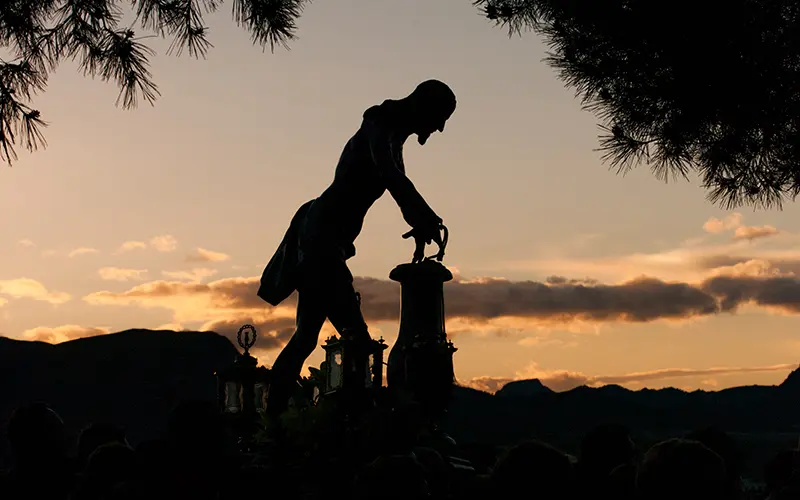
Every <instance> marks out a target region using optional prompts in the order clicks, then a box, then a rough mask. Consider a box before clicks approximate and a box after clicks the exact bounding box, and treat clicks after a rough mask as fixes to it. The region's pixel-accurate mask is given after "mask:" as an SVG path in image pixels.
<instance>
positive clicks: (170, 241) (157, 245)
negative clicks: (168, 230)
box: [150, 234, 178, 252]
mask: <svg viewBox="0 0 800 500" xmlns="http://www.w3.org/2000/svg"><path fill="white" fill-rule="evenodd" d="M150 246H151V247H152V248H154V249H156V250H158V251H159V252H172V251H174V250H175V249H176V248H178V240H177V239H175V237H174V236H172V235H171V234H165V235H162V236H155V237H153V238H151V239H150Z"/></svg>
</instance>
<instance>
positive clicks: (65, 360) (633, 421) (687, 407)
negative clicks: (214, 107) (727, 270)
mask: <svg viewBox="0 0 800 500" xmlns="http://www.w3.org/2000/svg"><path fill="white" fill-rule="evenodd" d="M236 354H237V350H236V348H235V347H234V346H233V344H232V343H231V342H230V341H229V340H228V339H226V338H224V337H222V336H220V335H218V334H216V333H212V332H172V331H151V330H127V331H124V332H120V333H115V334H110V335H103V336H98V337H91V338H84V339H79V340H73V341H70V342H65V343H62V344H57V345H50V344H45V343H42V342H26V341H18V340H11V339H7V338H2V337H0V427H2V428H4V426H5V422H6V421H7V419H8V416H9V415H10V413H11V411H13V409H14V408H16V407H17V406H19V405H20V404H22V403H24V402H29V401H37V400H38V401H46V402H48V403H50V404H51V405H52V406H53V408H54V409H55V410H56V411H58V412H59V414H60V415H61V416H62V418H64V420H65V422H66V423H67V425H68V426H69V428H70V429H71V430H72V431H75V432H77V431H78V430H79V429H80V428H81V427H83V426H84V425H85V424H87V423H88V422H90V421H97V420H108V421H113V422H116V423H119V424H121V425H124V426H125V427H126V428H127V429H128V433H129V436H130V438H131V441H132V442H136V441H139V440H140V439H142V438H144V437H148V436H154V435H156V434H157V433H158V432H159V431H161V430H162V429H163V427H164V425H165V424H166V420H167V415H168V414H169V411H170V410H171V409H172V408H173V407H174V405H175V404H176V403H177V402H178V401H180V400H182V399H186V398H193V399H204V400H209V401H213V400H214V398H215V391H216V384H215V378H214V372H215V371H217V370H219V369H221V368H223V367H225V366H228V365H229V364H230V363H231V362H232V361H233V359H234V357H235V356H236ZM603 422H618V423H622V424H625V425H628V426H629V427H630V428H631V429H633V430H634V432H635V433H638V435H640V436H644V437H645V438H646V439H658V438H659V436H666V435H676V434H680V433H683V432H687V431H689V430H692V429H696V428H698V427H702V426H707V425H716V426H718V427H720V428H722V429H723V430H726V431H730V432H734V433H737V434H738V435H756V434H759V435H762V434H765V433H770V435H773V436H775V435H778V436H779V438H780V440H782V441H780V443H779V444H780V446H784V445H785V443H788V442H791V444H792V445H793V444H796V443H797V433H798V431H800V370H795V371H794V372H792V373H791V374H790V375H789V376H788V377H787V379H786V380H785V381H784V382H783V383H782V384H781V385H779V386H748V387H736V388H732V389H726V390H722V391H718V392H705V391H694V392H685V391H682V390H678V389H659V390H652V389H643V390H640V391H631V390H628V389H625V388H624V387H620V386H617V385H609V386H604V387H599V388H591V387H586V386H581V387H577V388H575V389H572V390H570V391H567V392H560V393H557V392H553V391H551V390H550V389H548V388H547V387H545V386H544V385H542V384H541V382H540V381H538V380H535V379H534V380H521V381H517V382H512V383H509V384H508V385H506V386H505V387H503V388H502V389H501V390H500V391H498V392H497V394H496V395H492V394H488V393H486V392H481V391H478V390H474V389H470V388H466V387H457V388H456V390H455V393H454V398H453V401H452V404H451V406H450V410H449V412H448V416H447V418H446V419H445V422H443V424H444V425H443V426H444V428H445V430H446V431H447V432H449V433H450V434H451V435H452V436H453V437H454V438H455V439H456V440H457V441H459V442H462V443H467V442H472V443H486V444H513V443H517V442H519V441H520V440H523V439H526V438H531V437H539V438H542V439H545V440H547V441H549V442H552V443H553V444H556V445H557V446H560V447H562V448H564V449H567V450H571V451H574V449H575V448H576V446H577V443H578V442H579V439H580V437H581V435H583V434H584V433H585V432H586V431H587V430H589V429H590V428H592V427H594V426H595V425H597V424H599V423H603ZM781 433H783V434H781ZM776 439H777V438H776ZM770 446H772V445H770ZM775 446H777V444H775ZM7 458H8V455H7V448H6V445H5V442H4V440H0V467H3V466H4V465H7Z"/></svg>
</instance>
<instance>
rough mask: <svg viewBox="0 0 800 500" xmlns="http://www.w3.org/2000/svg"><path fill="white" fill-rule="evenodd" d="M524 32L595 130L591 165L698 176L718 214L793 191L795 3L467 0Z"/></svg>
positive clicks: (798, 45)
mask: <svg viewBox="0 0 800 500" xmlns="http://www.w3.org/2000/svg"><path fill="white" fill-rule="evenodd" d="M474 4H475V5H476V6H478V7H479V8H480V9H481V11H482V12H483V14H484V15H486V16H487V17H488V18H489V19H490V20H492V21H494V22H495V23H496V24H498V25H502V26H505V27H506V28H508V30H509V34H519V33H520V32H521V31H523V30H527V29H531V30H533V31H535V32H536V33H537V34H539V35H541V36H542V37H543V38H544V41H545V43H546V44H547V46H548V49H549V53H548V57H547V59H546V62H547V64H548V65H550V66H551V67H553V68H554V69H555V70H556V71H557V72H558V76H559V78H560V79H562V80H563V81H564V83H565V84H566V86H567V87H570V88H572V89H574V90H575V93H576V96H577V97H578V98H580V100H581V103H582V105H583V107H584V109H586V110H588V111H590V112H592V113H594V114H595V115H596V116H597V118H598V121H599V125H600V127H601V128H602V129H603V130H604V131H605V132H604V133H603V134H602V135H601V136H600V148H599V150H600V151H601V153H602V158H603V161H606V162H609V163H610V164H611V167H612V168H616V169H617V171H618V172H620V173H625V172H627V171H628V170H630V169H631V168H633V167H634V166H636V165H639V164H647V165H649V166H650V168H651V170H652V171H653V174H654V175H655V176H656V177H658V178H659V179H662V180H665V181H666V180H669V179H673V178H677V177H683V178H686V177H687V176H688V173H689V171H691V170H694V171H696V172H698V173H699V174H700V176H701V178H702V179H703V185H704V187H705V188H706V189H707V190H708V196H709V199H710V200H711V201H712V202H714V203H718V204H720V205H723V206H725V207H727V208H733V207H738V206H741V205H744V204H747V205H752V206H754V207H758V208H770V207H780V206H781V203H782V202H783V201H784V200H786V199H794V198H795V197H796V196H797V195H798V194H800V141H799V140H798V139H797V137H799V136H800V91H799V90H798V87H797V81H799V80H800V42H798V40H800V3H798V2H797V1H795V0H776V1H774V2H764V1H763V0H710V1H707V2H699V3H698V2H694V1H691V2H690V1H689V0H604V1H594V2H588V1H587V2H564V1H562V0H475V1H474Z"/></svg>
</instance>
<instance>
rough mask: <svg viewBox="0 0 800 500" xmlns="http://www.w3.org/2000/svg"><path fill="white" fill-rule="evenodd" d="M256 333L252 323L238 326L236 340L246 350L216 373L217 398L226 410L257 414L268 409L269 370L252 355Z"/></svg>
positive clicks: (250, 415)
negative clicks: (251, 350)
mask: <svg viewBox="0 0 800 500" xmlns="http://www.w3.org/2000/svg"><path fill="white" fill-rule="evenodd" d="M256 337H257V333H256V329H255V327H254V326H253V325H244V326H242V327H241V328H239V331H238V333H237V334H236V340H237V342H238V344H239V346H240V347H241V348H242V349H243V350H244V352H243V353H242V354H240V355H238V356H237V357H236V359H235V360H234V362H233V365H232V366H230V367H228V368H227V369H225V370H222V371H220V372H218V373H217V374H216V375H217V399H218V404H219V407H220V411H221V412H222V413H223V414H228V415H241V416H242V417H254V416H255V414H256V413H258V412H263V411H265V410H266V404H267V403H266V402H267V394H268V392H269V380H270V378H269V375H270V372H269V370H268V369H267V368H265V367H263V366H262V367H258V366H257V365H258V361H257V360H256V358H254V357H253V356H251V355H250V349H251V348H252V347H253V346H254V345H255V343H256Z"/></svg>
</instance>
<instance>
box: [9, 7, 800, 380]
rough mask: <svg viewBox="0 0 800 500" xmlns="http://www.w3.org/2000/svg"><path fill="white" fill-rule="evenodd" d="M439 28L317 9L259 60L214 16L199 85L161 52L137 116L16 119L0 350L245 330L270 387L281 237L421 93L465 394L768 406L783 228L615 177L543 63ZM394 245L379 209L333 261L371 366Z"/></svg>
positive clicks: (786, 307) (385, 329)
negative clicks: (269, 275) (274, 272)
mask: <svg viewBox="0 0 800 500" xmlns="http://www.w3.org/2000/svg"><path fill="white" fill-rule="evenodd" d="M445 4H446V2H426V1H424V0H403V1H402V2H401V1H398V0H395V1H389V0H383V1H380V2H355V1H352V0H351V1H344V0H343V1H342V2H339V3H337V4H336V6H332V5H327V4H324V3H315V4H312V5H310V7H309V8H308V10H307V12H306V14H305V15H304V17H303V18H302V19H301V21H300V23H299V35H300V39H299V40H298V41H296V42H294V43H293V44H292V50H291V51H288V52H287V51H278V52H276V53H275V54H269V53H266V54H264V53H262V52H261V50H260V49H257V48H254V47H252V46H251V45H250V43H249V40H248V35H247V34H246V33H245V32H243V31H240V30H239V29H238V28H236V27H235V25H234V24H233V23H232V22H230V21H229V19H228V17H227V12H221V13H219V14H218V15H216V16H215V17H213V18H211V19H209V23H210V25H211V38H212V41H213V43H214V45H215V48H214V49H212V50H211V52H210V53H209V57H208V59H207V60H206V61H195V60H192V59H189V58H186V57H184V58H174V57H168V56H166V55H163V53H164V52H165V50H164V49H165V48H166V46H167V44H166V43H162V44H156V45H155V46H154V48H156V49H157V50H158V52H159V56H158V57H157V58H156V59H155V60H154V61H153V73H154V74H155V77H156V79H157V82H158V83H159V85H160V90H161V93H162V97H161V99H160V100H159V101H158V102H157V104H156V106H155V107H154V108H149V107H147V108H141V109H138V110H136V111H133V112H125V111H121V110H119V109H117V108H115V107H114V105H113V103H114V100H115V98H116V90H115V89H114V88H113V87H112V86H108V85H105V84H102V83H101V82H96V81H92V80H87V79H84V78H82V77H80V76H79V75H77V74H76V72H75V71H74V70H75V68H74V66H71V65H69V64H67V65H65V66H63V67H62V68H60V70H59V72H58V73H57V74H55V75H54V76H53V78H52V79H51V82H50V87H49V89H48V91H47V93H45V94H43V95H41V96H39V97H38V98H37V100H36V102H35V104H36V106H38V107H39V109H40V110H41V111H42V112H43V114H44V117H45V119H46V120H48V121H49V122H50V123H51V126H50V127H49V129H48V130H47V139H48V142H49V144H50V146H49V147H48V149H47V150H45V151H42V152H38V153H36V154H33V155H28V154H22V155H20V160H19V161H18V162H17V163H15V165H14V167H13V168H10V169H9V168H3V169H2V170H0V176H2V178H1V179H0V211H1V213H2V214H3V216H2V217H0V252H2V253H0V255H3V257H4V258H3V259H2V261H0V333H2V334H4V335H7V336H10V337H13V338H31V339H41V340H45V341H52V342H58V341H63V340H65V339H69V338H74V337H77V336H85V335H97V334H103V333H106V332H109V331H118V330H122V329H126V328H132V327H143V328H156V327H164V328H186V329H210V328H213V329H215V330H217V331H220V332H222V333H230V332H231V331H235V329H236V328H237V327H238V326H239V325H241V324H242V323H244V322H253V323H254V324H256V325H257V326H258V327H259V330H260V333H261V334H262V336H263V337H264V338H263V339H262V340H261V341H260V342H259V345H258V347H259V348H260V350H259V351H258V353H259V356H260V358H261V359H262V361H263V362H265V363H266V364H269V363H270V362H271V360H272V359H273V358H274V355H275V354H276V351H275V350H274V348H275V347H277V346H279V345H280V343H281V342H282V341H283V340H284V339H285V337H286V335H287V334H289V333H290V332H291V325H292V315H293V310H292V307H291V304H290V303H287V304H286V306H285V307H281V308H278V309H275V310H272V309H270V308H268V307H266V304H264V303H260V302H259V301H258V299H256V298H255V296H254V290H255V289H254V285H255V280H256V279H257V277H258V276H259V275H260V272H261V270H262V269H263V266H264V265H265V264H266V262H267V260H268V259H269V257H270V256H271V254H272V252H273V251H274V249H275V246H276V245H277V243H278V242H279V240H280V238H281V236H282V235H283V231H284V230H285V228H286V225H287V224H288V221H289V218H290V217H291V215H292V214H293V213H294V211H295V210H296V208H297V207H298V206H299V205H300V204H301V203H303V202H304V201H306V200H308V199H310V198H313V197H315V196H316V195H317V194H318V193H319V192H320V191H321V190H322V189H324V187H325V186H326V185H327V184H328V183H329V182H330V179H331V178H332V175H333V168H334V166H335V163H336V160H337V158H338V156H339V153H340V151H341V148H342V146H343V145H344V143H345V142H346V141H347V139H348V138H349V137H350V135H352V133H353V132H354V131H355V130H356V128H357V127H358V124H359V121H360V117H361V113H362V112H363V111H364V109H366V108H367V107H369V106H371V105H373V104H376V103H379V102H381V101H382V100H383V99H385V98H397V97H402V96H403V95H405V94H407V93H408V92H409V91H410V90H411V89H412V88H413V87H414V85H416V84H417V83H419V82H420V81H422V80H425V79H428V78H439V79H442V80H444V81H446V82H448V83H449V84H450V85H451V86H452V87H453V89H454V90H455V92H456V94H457V96H458V101H459V107H458V110H457V111H456V113H455V114H454V115H453V118H452V119H451V121H450V122H449V123H448V126H447V130H446V132H445V133H444V134H442V135H438V134H437V135H436V136H434V137H433V138H432V139H431V141H429V143H428V144H427V145H426V146H425V147H419V146H418V145H416V143H413V141H412V142H410V143H409V145H408V147H407V148H406V165H407V169H408V173H409V176H410V177H411V178H412V180H413V181H414V182H415V184H416V185H417V187H418V189H419V190H420V191H421V192H422V194H423V195H424V196H425V197H426V198H427V199H428V201H429V202H430V204H431V205H432V207H433V208H434V209H435V210H436V211H437V212H438V213H439V214H440V215H441V216H442V217H443V218H444V219H445V223H446V224H447V226H448V227H449V229H450V232H451V242H450V245H449V247H448V254H447V258H446V260H445V263H446V264H447V265H448V266H450V267H451V268H452V269H453V270H454V271H455V272H456V274H457V280H456V281H455V282H454V283H453V284H451V285H449V286H448V288H447V301H448V302H447V308H448V312H449V317H450V321H449V323H448V330H449V332H450V334H451V336H452V337H453V339H454V341H455V343H456V345H457V346H458V347H459V351H458V352H457V353H456V363H457V373H458V377H459V379H460V380H462V381H465V382H467V381H471V382H472V383H473V384H474V385H476V386H480V387H484V388H487V389H494V388H496V387H498V385H499V384H501V383H502V382H503V381H507V380H510V379H514V378H519V377H540V378H542V379H543V380H544V381H545V382H546V383H547V384H549V385H550V386H551V387H554V388H558V389H564V388H568V387H571V386H574V385H576V384H580V383H589V384H602V383H622V384H624V385H626V386H628V387H631V388H638V387H642V386H650V387H661V386H665V385H672V386H677V387H684V388H703V389H715V388H721V387H727V386H731V385H739V384H750V383H762V384H768V383H777V382H780V381H781V380H782V379H783V378H784V377H785V376H786V374H787V373H788V372H789V371H790V370H791V367H793V366H795V363H797V362H798V360H800V338H799V337H798V336H797V333H796V330H797V329H798V328H797V327H798V326H800V323H799V322H798V318H797V313H798V308H800V281H797V280H796V278H795V273H796V272H797V271H798V270H800V251H798V250H796V249H797V244H798V243H800V225H798V222H797V220H798V217H797V214H798V209H797V207H796V206H794V205H789V206H787V207H786V209H785V210H784V211H783V212H777V211H772V212H757V213H754V212H752V211H750V210H746V209H743V210H740V211H739V212H730V213H724V212H722V211H720V210H719V209H717V208H716V207H714V206H711V205H710V204H709V203H708V202H706V201H705V199H704V193H703V192H702V190H700V189H699V187H698V186H697V183H696V182H695V183H677V184H670V185H664V184H663V183H661V182H659V181H657V180H655V179H654V178H652V176H651V175H650V174H649V172H648V171H647V169H646V167H644V168H641V169H638V170H636V171H634V172H633V173H631V174H629V175H628V176H626V177H620V176H617V175H615V174H614V173H613V172H610V171H608V169H607V168H606V167H605V166H603V165H602V164H601V163H600V161H599V155H598V154H597V153H596V152H594V151H593V149H594V148H595V147H596V146H597V141H596V134H597V128H596V124H595V120H594V118H593V117H592V116H591V115H590V114H588V113H584V112H582V111H581V110H580V105H579V103H578V102H577V101H576V100H575V99H574V98H573V96H572V93H571V91H570V90H568V89H565V88H564V87H563V86H562V84H561V83H560V82H559V81H558V80H557V79H556V77H555V74H554V72H553V71H552V70H550V69H549V68H548V67H546V66H545V65H544V64H543V63H541V62H540V60H541V59H542V57H543V56H544V48H543V46H542V44H541V43H540V41H539V40H538V39H537V38H536V37H535V36H534V35H531V34H528V35H525V36H523V37H522V38H517V37H514V38H511V39H509V38H508V37H507V36H506V33H505V32H504V31H503V30H502V29H499V28H494V27H493V26H492V25H491V24H489V23H487V22H486V21H485V20H484V19H482V18H481V17H480V16H479V15H478V14H477V12H476V11H475V9H474V8H472V7H471V6H470V2H461V3H454V2H447V5H445ZM406 229H407V227H406V226H405V223H404V222H403V220H402V217H401V216H400V213H399V210H398V209H397V207H396V206H395V205H394V204H393V201H392V200H391V198H390V197H388V196H387V197H385V198H384V199H382V200H380V201H379V202H378V203H377V204H376V206H375V207H374V208H373V210H372V212H371V213H370V215H369V216H368V218H367V222H366V227H365V230H364V232H363V233H362V236H361V237H360V238H359V240H358V241H357V242H356V245H357V248H358V255H357V256H356V257H355V258H354V259H353V260H352V261H351V267H352V269H353V272H354V274H356V275H357V276H361V277H369V278H373V279H372V280H369V279H363V278H359V279H358V280H357V286H358V287H359V289H360V290H361V292H362V294H364V298H365V302H364V309H365V313H366V315H367V317H368V319H369V321H370V326H371V329H372V331H373V333H374V334H375V335H378V334H382V335H383V336H384V337H385V338H386V339H387V341H388V342H389V343H391V342H392V341H393V340H394V336H395V334H396V330H397V325H396V323H395V321H394V318H393V317H390V316H391V315H387V314H386V313H385V311H386V310H387V308H386V307H383V306H386V305H387V304H388V309H389V310H391V308H392V307H393V306H392V304H394V303H396V302H397V299H398V291H397V288H396V287H395V286H394V284H393V283H391V282H387V281H386V280H387V277H388V274H389V271H390V270H391V269H392V268H393V267H394V266H395V265H396V264H398V263H401V262H404V261H406V260H408V259H409V258H410V256H411V252H412V250H413V248H412V244H411V243H410V242H408V241H404V240H402V239H401V238H400V235H401V234H402V233H403V232H405V230H406ZM323 337H324V335H323ZM320 351H321V350H320ZM320 359H321V352H317V353H316V354H315V355H314V357H313V358H312V359H311V360H310V361H309V362H310V363H313V364H316V363H318V362H319V361H320Z"/></svg>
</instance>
